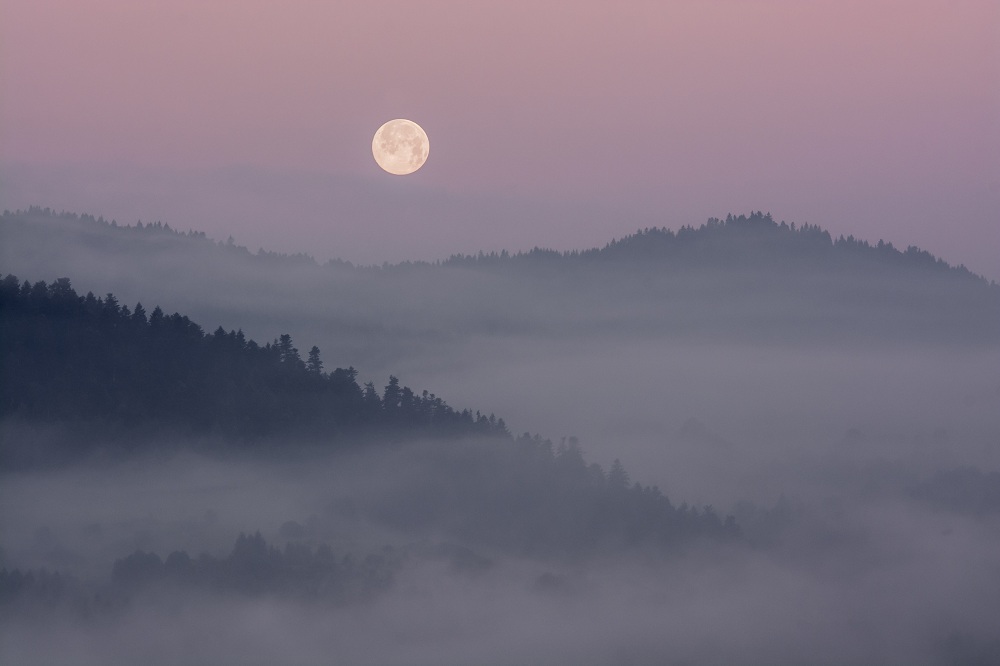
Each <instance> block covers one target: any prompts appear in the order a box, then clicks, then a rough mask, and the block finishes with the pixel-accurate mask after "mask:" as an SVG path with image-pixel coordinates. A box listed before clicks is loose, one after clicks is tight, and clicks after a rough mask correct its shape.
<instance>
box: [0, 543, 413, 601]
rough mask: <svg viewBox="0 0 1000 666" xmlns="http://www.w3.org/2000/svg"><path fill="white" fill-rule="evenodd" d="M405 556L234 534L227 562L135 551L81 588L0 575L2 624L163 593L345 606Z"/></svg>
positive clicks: (26, 574) (38, 575)
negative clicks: (7, 618) (358, 553)
mask: <svg viewBox="0 0 1000 666" xmlns="http://www.w3.org/2000/svg"><path fill="white" fill-rule="evenodd" d="M406 557H407V553H406V552H405V551H402V550H398V549H393V548H391V547H389V546H385V547H383V548H382V549H381V550H380V551H379V552H375V553H369V554H367V555H365V556H363V557H355V556H354V555H352V554H349V553H347V554H343V555H339V556H338V555H336V554H335V553H334V552H333V550H332V549H331V548H330V547H329V546H328V545H326V544H320V545H318V546H314V545H310V544H306V543H301V542H288V543H287V544H286V545H285V547H284V548H277V547H275V546H273V545H268V544H267V542H266V541H265V540H264V538H263V537H262V536H261V535H260V533H259V532H257V533H256V534H252V535H247V534H240V536H239V538H237V540H236V543H235V545H234V546H233V549H232V551H231V552H230V553H229V555H227V556H225V557H221V558H220V557H214V556H212V555H210V554H208V553H202V554H200V555H198V556H196V557H192V556H191V555H189V554H188V553H187V552H186V551H182V550H181V551H174V552H171V553H170V554H168V555H167V556H166V558H165V559H164V558H161V557H160V556H159V555H158V554H156V553H153V552H146V551H141V550H137V551H135V552H133V553H132V554H130V555H128V556H126V557H123V558H121V559H118V560H116V561H115V563H114V565H113V566H112V569H111V577H110V580H106V581H104V582H101V583H99V584H97V585H93V584H91V585H86V584H84V583H82V582H81V581H80V580H79V579H77V578H76V577H74V576H71V575H66V574H62V573H59V572H52V571H48V570H46V569H39V570H30V569H29V570H26V571H23V572H22V571H21V570H20V569H16V568H15V569H11V570H8V569H6V568H2V569H0V616H2V615H4V614H7V613H11V612H38V613H51V612H53V611H55V610H64V611H69V612H73V613H76V614H80V615H89V614H93V613H100V612H109V611H114V610H116V609H121V608H125V607H127V605H128V604H129V603H130V602H131V601H133V600H134V599H135V598H136V597H137V596H139V595H141V594H143V593H147V592H151V593H162V592H164V591H165V590H168V589H173V590H185V589H186V590H189V591H194V590H198V591H200V592H215V593H235V594H242V595H247V596H253V597H260V596H274V597H284V598H294V599H297V600H303V601H321V602H326V603H333V604H348V603H358V602H361V601H365V600H367V599H370V598H372V597H374V596H375V595H377V594H378V593H381V592H383V591H385V590H387V589H389V588H390V587H391V585H392V582H393V576H394V575H395V574H396V572H397V571H398V570H399V568H400V566H401V565H402V563H403V561H404V559H405V558H406Z"/></svg>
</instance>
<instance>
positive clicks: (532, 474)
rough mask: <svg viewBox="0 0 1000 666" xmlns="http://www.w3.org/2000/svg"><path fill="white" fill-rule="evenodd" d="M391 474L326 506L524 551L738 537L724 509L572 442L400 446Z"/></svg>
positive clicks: (651, 548)
mask: <svg viewBox="0 0 1000 666" xmlns="http://www.w3.org/2000/svg"><path fill="white" fill-rule="evenodd" d="M399 455H400V456H401V458H402V461H401V462H400V463H398V464H395V465H394V468H395V470H394V472H393V482H392V484H391V487H389V488H385V489H383V490H381V491H380V492H378V493H377V494H374V495H373V496H371V497H367V498H366V497H364V496H355V497H348V498H343V501H342V502H338V503H336V504H335V505H334V506H332V507H331V510H332V511H333V512H334V513H336V512H337V511H343V512H344V517H345V518H346V517H350V516H361V517H363V518H365V519H366V520H370V521H372V522H376V523H378V524H381V525H385V526H387V527H391V528H393V529H394V530H398V531H401V532H403V533H409V534H410V535H411V536H412V537H413V538H419V536H420V535H421V534H425V533H431V534H445V535H447V536H448V538H451V539H455V540H456V541H459V542H460V543H463V544H467V545H468V546H470V547H472V548H484V549H488V550H491V551H501V552H505V553H508V554H511V555H516V556H524V557H532V558H541V559H546V558H556V559H571V560H572V559H586V558H590V557H594V556H600V555H602V554H610V553H621V552H628V551H635V550H638V551H643V552H647V553H650V554H654V555H664V554H667V553H670V552H673V551H675V550H676V549H678V548H683V547H685V545H687V544H690V543H692V542H694V541H698V540H702V539H709V540H720V539H721V540H728V539H734V538H738V537H739V536H740V530H739V527H738V525H737V524H736V522H735V519H733V518H732V517H730V516H724V517H723V516H720V515H718V514H717V513H716V512H715V510H714V509H713V508H712V507H710V506H706V507H700V508H699V507H694V506H690V505H688V504H686V503H682V504H680V505H675V504H674V503H672V502H671V501H670V499H669V498H668V497H667V496H666V495H664V494H663V493H662V492H661V491H660V490H659V488H657V487H655V486H643V485H641V484H639V483H634V482H632V481H631V479H630V477H629V474H628V472H627V471H626V470H625V468H624V466H623V465H622V464H621V463H620V462H619V461H617V460H616V461H615V462H614V464H613V465H612V466H611V468H610V469H609V470H608V471H607V472H605V471H604V470H603V469H602V468H601V466H600V465H598V464H596V463H587V462H586V460H585V458H584V456H583V454H582V451H581V449H580V446H579V443H578V442H577V440H576V439H575V438H569V439H568V440H564V441H562V442H560V443H559V444H558V445H555V446H554V445H553V443H552V442H551V441H550V440H548V439H543V438H541V437H539V436H537V435H535V436H532V435H529V434H528V433H525V434H523V435H521V436H519V437H517V438H516V439H515V440H514V441H513V442H510V443H504V444H503V445H497V444H495V443H490V442H488V441H487V442H474V441H470V442H464V443H463V445H462V446H443V445H440V444H434V443H426V444H417V445H413V446H410V447H407V449H406V450H404V451H402V452H400V454H399Z"/></svg>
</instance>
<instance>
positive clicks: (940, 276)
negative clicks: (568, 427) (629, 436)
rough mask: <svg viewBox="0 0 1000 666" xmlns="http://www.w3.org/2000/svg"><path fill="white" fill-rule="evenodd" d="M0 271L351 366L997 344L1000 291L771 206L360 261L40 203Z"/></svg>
mask: <svg viewBox="0 0 1000 666" xmlns="http://www.w3.org/2000/svg"><path fill="white" fill-rule="evenodd" d="M0 238H2V240H3V248H4V249H3V252H2V254H0V269H2V270H3V271H4V272H7V273H14V274H16V275H18V276H19V277H21V278H22V279H28V280H29V281H37V280H48V279H51V278H52V276H53V275H72V276H73V279H74V283H75V284H77V285H79V286H81V288H84V289H86V290H91V291H94V292H95V293H107V292H113V293H115V294H116V295H117V296H118V297H119V298H122V299H123V301H125V302H134V301H137V300H141V299H152V300H155V301H156V302H158V303H161V304H162V305H163V307H165V308H170V309H172V310H173V309H176V310H180V311H185V312H187V313H188V314H189V316H192V317H194V318H196V319H198V320H199V321H202V322H205V323H206V325H208V326H209V327H212V328H214V327H215V326H217V325H222V326H223V327H224V328H227V329H230V328H237V327H242V328H243V330H244V331H245V332H247V334H248V335H251V336H254V337H258V338H261V337H265V336H269V335H273V331H274V330H276V329H278V330H287V331H288V332H289V333H290V334H291V335H292V336H293V337H294V338H295V339H309V340H315V341H316V343H317V344H318V345H319V346H320V347H321V348H323V349H326V350H330V351H333V352H334V353H337V354H338V355H339V354H343V357H345V358H350V359H351V360H352V362H355V363H357V364H358V367H359V368H360V369H361V370H362V372H363V373H365V372H368V371H370V369H372V371H374V372H376V373H380V374H385V372H387V371H390V370H391V368H390V366H391V364H392V363H393V362H396V361H400V360H402V359H405V358H411V357H414V356H415V355H416V354H415V352H418V351H419V352H424V351H427V349H428V348H429V347H433V348H442V346H447V345H451V344H455V343H456V341H460V340H463V339H466V338H468V337H470V336H487V337H489V336H494V335H503V336H506V335H510V334H515V335H523V334H530V335H547V336H555V337H565V336H571V337H579V336H588V337H593V336H603V335H616V336H618V335H631V336H640V337H650V336H652V337H655V338H659V339H676V340H700V341H720V342H736V341H746V342H754V343H760V342H763V343H768V344H780V345H793V346H803V345H806V346H808V345H837V346H852V345H856V344H865V345H897V344H935V345H939V344H944V345H961V346H965V345H969V344H974V345H986V346H994V345H996V344H998V342H1000V285H996V284H994V283H989V282H987V281H986V280H985V279H983V278H982V277H979V276H976V275H974V274H972V273H970V272H969V271H968V270H966V269H965V268H963V267H960V266H959V267H954V266H950V265H949V264H947V263H946V262H944V261H942V260H940V259H938V258H936V257H934V256H933V255H931V254H930V253H928V252H926V251H923V250H920V249H917V248H912V247H911V248H907V249H906V250H905V251H900V250H898V249H896V248H895V247H893V246H892V244H891V243H885V242H882V241H879V242H878V243H876V244H869V243H867V242H865V241H861V240H857V239H854V238H838V239H832V238H831V236H830V235H829V233H827V232H825V231H823V230H822V229H820V228H818V227H815V226H810V225H803V226H799V227H796V226H795V225H794V224H793V225H789V224H785V223H783V222H782V223H778V222H775V221H774V220H773V219H772V218H771V216H770V215H764V214H760V213H754V214H752V215H750V216H739V217H730V218H728V219H726V220H724V221H723V220H709V222H707V223H706V224H704V225H702V226H700V227H698V228H693V227H685V228H682V229H680V230H679V231H677V232H672V231H670V230H665V229H647V230H643V231H639V232H637V233H636V234H634V235H631V236H628V237H625V238H622V239H619V240H616V241H613V242H611V243H608V244H607V245H606V246H605V247H603V248H594V249H590V250H584V251H577V252H565V253H559V252H554V251H548V250H542V249H536V250H533V251H530V252H526V253H519V254H509V253H506V252H502V253H492V254H478V255H474V256H453V257H451V258H449V259H446V260H443V261H441V262H438V263H436V264H426V263H404V264H398V265H383V266H380V267H357V266H352V265H350V264H349V263H346V262H339V261H334V262H328V263H326V264H319V263H317V262H316V261H315V260H313V259H312V258H311V257H309V256H307V255H304V254H299V255H279V254H274V253H269V252H266V251H258V252H257V253H251V252H250V251H248V250H247V249H246V248H243V247H241V246H239V245H237V244H235V243H234V242H232V240H231V239H230V240H229V241H227V242H215V241H212V240H210V239H208V238H206V237H205V235H204V234H202V233H198V232H187V233H180V232H177V231H175V230H173V229H171V228H170V227H169V226H167V225H162V224H159V223H157V224H152V225H150V224H146V225H136V226H129V227H123V226H119V225H117V224H115V223H112V222H107V221H104V220H101V219H95V218H93V217H89V216H77V215H72V214H56V213H54V212H52V211H50V210H46V209H37V208H35V209H31V210H29V211H22V212H15V213H11V212H6V213H4V215H3V216H0Z"/></svg>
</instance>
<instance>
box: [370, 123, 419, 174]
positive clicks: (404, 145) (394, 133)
mask: <svg viewBox="0 0 1000 666" xmlns="http://www.w3.org/2000/svg"><path fill="white" fill-rule="evenodd" d="M429 152H430V143H429V142H428V140H427V133H426V132H424V130H423V128H421V127H420V125H418V124H416V123H415V122H413V121H412V120H406V119H404V118H397V119H395V120H390V121H389V122H387V123H385V124H384V125H382V127H379V128H378V131H377V132H375V137H374V138H373V139H372V155H374V156H375V161H376V162H378V165H379V166H380V167H382V168H383V169H385V170H386V171H388V172H389V173H391V174H395V175H397V176H405V175H406V174H410V173H413V172H414V171H416V170H417V169H419V168H420V167H422V166H423V165H424V162H426V161H427V154H428V153H429Z"/></svg>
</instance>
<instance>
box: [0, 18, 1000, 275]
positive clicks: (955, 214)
mask: <svg viewBox="0 0 1000 666" xmlns="http://www.w3.org/2000/svg"><path fill="white" fill-rule="evenodd" d="M395 117H408V118H411V119H413V120H415V121H416V122H418V123H420V124H421V126H423V128H424V129H425V130H426V131H427V133H428V135H429V137H430V144H431V151H430V158H429V160H428V162H427V164H426V165H425V166H424V168H423V169H421V170H420V171H419V172H417V173H416V174H413V175H411V176H405V177H393V176H389V175H388V174H384V173H382V172H381V171H380V170H379V169H378V167H377V166H376V165H375V163H374V161H373V160H372V157H371V152H370V150H371V138H372V134H373V133H374V132H375V130H376V129H377V128H378V127H379V126H380V125H381V124H382V123H383V122H385V121H386V120H388V119H390V118H395ZM29 204H40V205H47V206H52V207H55V208H65V209H69V210H73V211H76V212H90V213H94V214H99V215H105V216H106V217H115V218H117V219H118V221H119V222H122V223H134V222H135V221H136V220H137V219H140V218H141V219H142V220H143V221H154V220H157V219H159V220H162V221H164V222H167V223H169V224H171V226H174V227H178V228H181V229H187V228H195V229H199V230H204V231H206V232H208V233H209V235H211V236H214V237H216V238H221V239H224V238H226V237H227V236H229V235H232V236H233V237H234V238H235V239H236V240H237V241H238V242H240V243H242V244H247V245H250V246H251V247H252V249H256V247H257V246H259V245H263V246H265V247H267V248H269V249H277V250H282V251H307V252H310V253H312V254H314V255H315V256H316V257H317V258H319V259H326V258H329V257H331V256H339V257H342V258H344V259H348V260H352V261H356V262H362V263H370V262H381V261H383V260H388V261H398V260H402V259H433V258H443V257H445V256H447V255H448V254H450V253H452V252H473V251H477V250H479V249H484V250H492V249H501V248H507V249H513V250H516V249H526V248H530V247H532V246H535V245H544V246H551V247H556V248H559V249H569V248H583V247H588V246H593V245H600V244H603V243H604V242H606V241H608V240H610V239H611V238H612V237H615V236H621V235H623V234H625V233H629V232H631V231H634V230H635V229H636V228H638V227H645V226H652V225H657V226H659V225H665V226H668V227H673V228H676V227H678V226H680V225H681V224H696V225H697V224H700V223H702V222H704V220H705V219H706V218H708V217H709V216H720V217H724V216H725V215H726V214H727V213H729V212H749V211H750V210H751V209H754V210H757V209H761V210H769V211H771V212H772V213H773V214H774V215H775V217H777V218H779V219H785V220H788V221H794V222H797V223H802V222H810V223H817V224H820V225H822V226H824V227H826V228H828V229H829V230H830V231H831V232H832V233H834V234H835V235H836V234H841V233H843V234H845V235H846V234H854V235H856V236H859V237H862V238H865V239H868V240H872V241H877V240H878V239H879V238H885V239H886V240H890V241H892V242H894V243H895V244H896V245H898V246H903V247H905V246H906V245H909V244H915V245H919V246H921V247H922V248H924V249H927V250H929V251H931V252H933V253H934V254H936V255H938V256H941V257H942V258H944V259H946V260H948V261H950V262H952V263H965V264H966V265H967V266H969V267H970V268H972V269H973V270H975V271H977V272H980V273H983V274H985V275H987V276H988V277H991V278H994V279H1000V259H998V257H1000V3H998V2H995V1H991V0H985V1H980V2H970V1H964V0H947V1H944V0H942V1H937V2H925V1H921V0H902V1H898V2H886V1H882V0H864V1H862V2H853V1H850V0H833V1H822V2H820V1H817V2H801V1H800V0H774V1H771V2H755V1H752V0H734V1H730V2H713V1H706V0H694V1H691V2H666V1H663V2H631V3H611V2H608V3H597V2H583V1H576V2H547V3H546V2H537V1H535V2H523V3H521V2H511V1H508V0H505V1H503V2H484V1H480V2H460V1H454V2H399V3H383V2H373V1H368V0H366V1H365V2H332V1H330V2H288V3H276V2H270V1H267V2H259V1H254V0H239V1H235V0H234V1H231V2H222V1H208V0H193V1H189V0H163V1H162V2H142V1H139V0H3V4H0V207H4V208H17V207H24V206H27V205H29Z"/></svg>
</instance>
